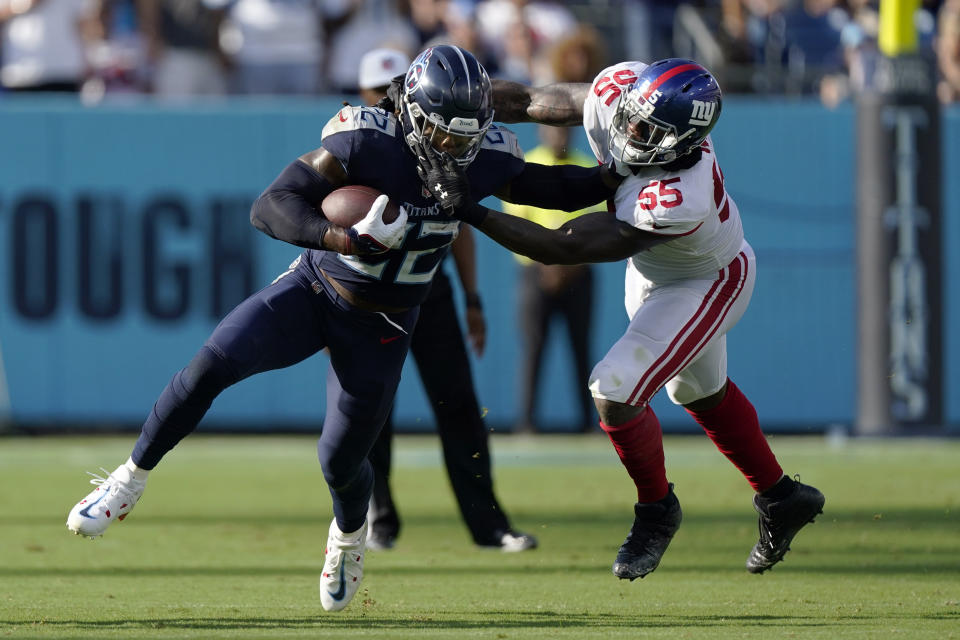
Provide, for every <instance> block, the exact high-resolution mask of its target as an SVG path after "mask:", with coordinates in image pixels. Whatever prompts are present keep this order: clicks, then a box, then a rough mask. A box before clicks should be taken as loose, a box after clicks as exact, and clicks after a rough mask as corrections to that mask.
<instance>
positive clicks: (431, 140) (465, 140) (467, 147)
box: [402, 95, 493, 167]
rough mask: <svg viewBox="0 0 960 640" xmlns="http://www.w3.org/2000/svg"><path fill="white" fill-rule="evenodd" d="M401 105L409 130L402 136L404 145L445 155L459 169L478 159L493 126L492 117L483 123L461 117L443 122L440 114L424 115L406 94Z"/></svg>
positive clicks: (420, 108) (421, 109) (419, 107)
mask: <svg viewBox="0 0 960 640" xmlns="http://www.w3.org/2000/svg"><path fill="white" fill-rule="evenodd" d="M402 102H403V109H404V111H406V114H405V115H406V117H407V119H408V120H409V129H408V130H407V132H406V136H405V137H406V141H407V144H409V145H410V147H411V148H414V149H415V148H416V147H417V146H418V145H422V147H423V148H425V149H427V150H429V151H433V152H435V153H437V154H444V153H446V154H448V155H449V156H451V157H452V158H454V160H456V162H457V164H459V165H460V166H461V167H466V166H468V165H469V164H470V163H471V162H473V160H474V158H476V157H477V154H478V153H479V152H480V146H481V145H482V144H483V137H484V136H485V135H486V133H487V129H489V128H490V125H491V124H493V116H492V115H491V117H490V118H489V119H488V120H487V121H486V122H480V121H479V120H477V119H476V118H464V117H460V116H455V117H452V118H451V119H450V122H444V120H443V116H442V115H440V114H439V113H430V114H427V113H426V112H425V111H424V110H423V108H422V107H421V106H420V105H419V104H418V103H417V102H415V101H414V100H412V99H411V98H410V96H409V95H405V96H404V97H403V101H402ZM404 124H406V123H404Z"/></svg>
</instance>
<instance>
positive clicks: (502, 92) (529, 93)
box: [492, 79, 590, 127]
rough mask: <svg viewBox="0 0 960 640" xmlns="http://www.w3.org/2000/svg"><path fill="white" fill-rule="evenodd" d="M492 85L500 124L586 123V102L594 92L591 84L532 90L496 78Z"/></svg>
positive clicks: (582, 83) (494, 103)
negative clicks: (591, 91)
mask: <svg viewBox="0 0 960 640" xmlns="http://www.w3.org/2000/svg"><path fill="white" fill-rule="evenodd" d="M492 84H493V109H494V111H495V113H496V119H497V120H498V121H499V122H505V123H507V124H510V123H514V122H538V123H540V124H549V125H554V126H560V127H575V126H579V125H581V124H582V123H583V102H584V100H586V98H587V92H589V90H590V84H589V83H586V82H560V83H555V84H548V85H546V86H543V87H528V86H526V85H523V84H519V83H517V82H510V81H508V80H499V79H496V80H493V81H492Z"/></svg>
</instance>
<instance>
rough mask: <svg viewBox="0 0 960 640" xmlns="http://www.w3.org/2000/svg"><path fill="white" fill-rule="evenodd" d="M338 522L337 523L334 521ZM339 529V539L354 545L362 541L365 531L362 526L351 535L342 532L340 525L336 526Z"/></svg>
mask: <svg viewBox="0 0 960 640" xmlns="http://www.w3.org/2000/svg"><path fill="white" fill-rule="evenodd" d="M334 522H336V521H334ZM335 526H336V527H337V537H338V538H340V539H341V540H343V541H344V542H346V543H353V542H359V541H360V535H361V532H362V531H363V525H361V526H360V528H359V529H357V530H356V531H351V532H350V533H344V532H343V531H340V525H335Z"/></svg>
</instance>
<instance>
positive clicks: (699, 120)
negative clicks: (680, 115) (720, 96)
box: [689, 100, 717, 126]
mask: <svg viewBox="0 0 960 640" xmlns="http://www.w3.org/2000/svg"><path fill="white" fill-rule="evenodd" d="M691 102H692V104H693V110H692V111H691V112H690V120H689V124H698V125H703V126H706V125H708V124H710V121H711V120H713V112H714V111H716V109H717V103H716V102H703V101H702V100H693V101H691Z"/></svg>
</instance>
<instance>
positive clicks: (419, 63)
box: [404, 47, 433, 92]
mask: <svg viewBox="0 0 960 640" xmlns="http://www.w3.org/2000/svg"><path fill="white" fill-rule="evenodd" d="M432 55H433V47H430V48H429V49H427V50H426V51H424V52H423V53H421V54H420V55H419V56H417V59H416V60H414V61H413V64H412V65H410V69H409V70H408V71H407V77H406V80H405V81H404V85H405V86H406V87H407V91H408V92H410V91H414V90H415V89H416V88H417V87H419V86H420V81H421V80H422V79H423V71H424V69H425V68H426V66H427V61H428V60H429V59H430V56H432Z"/></svg>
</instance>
